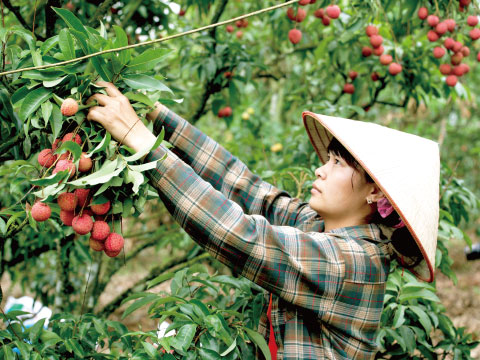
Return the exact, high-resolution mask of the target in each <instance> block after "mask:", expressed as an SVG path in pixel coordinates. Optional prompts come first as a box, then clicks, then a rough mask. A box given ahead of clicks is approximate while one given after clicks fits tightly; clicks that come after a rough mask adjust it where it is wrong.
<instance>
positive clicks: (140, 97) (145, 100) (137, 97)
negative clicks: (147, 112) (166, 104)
mask: <svg viewBox="0 0 480 360" xmlns="http://www.w3.org/2000/svg"><path fill="white" fill-rule="evenodd" d="M124 95H125V96H126V97H127V99H128V100H130V101H137V102H140V103H142V104H145V105H148V106H150V107H151V108H154V107H155V103H154V102H153V101H152V100H150V98H149V97H148V96H147V95H145V94H142V93H140V92H131V91H129V92H127V93H125V94H124Z"/></svg>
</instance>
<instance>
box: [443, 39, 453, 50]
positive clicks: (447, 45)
mask: <svg viewBox="0 0 480 360" xmlns="http://www.w3.org/2000/svg"><path fill="white" fill-rule="evenodd" d="M454 45H455V40H453V39H452V38H446V39H445V41H444V42H443V46H445V48H446V49H448V50H451V49H453V46H454Z"/></svg>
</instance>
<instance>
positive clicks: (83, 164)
mask: <svg viewBox="0 0 480 360" xmlns="http://www.w3.org/2000/svg"><path fill="white" fill-rule="evenodd" d="M92 166H93V162H92V159H91V158H89V157H87V153H84V152H82V156H81V157H80V161H79V162H78V171H80V172H87V171H90V169H91V168H92Z"/></svg>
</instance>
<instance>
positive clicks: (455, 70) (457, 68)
mask: <svg viewBox="0 0 480 360" xmlns="http://www.w3.org/2000/svg"><path fill="white" fill-rule="evenodd" d="M452 73H453V75H455V76H458V77H461V76H463V67H462V64H460V65H458V66H455V67H454V68H453V70H452Z"/></svg>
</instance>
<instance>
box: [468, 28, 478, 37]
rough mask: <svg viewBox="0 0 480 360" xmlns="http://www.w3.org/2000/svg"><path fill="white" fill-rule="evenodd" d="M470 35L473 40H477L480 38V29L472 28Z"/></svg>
mask: <svg viewBox="0 0 480 360" xmlns="http://www.w3.org/2000/svg"><path fill="white" fill-rule="evenodd" d="M469 35H470V38H471V39H472V40H477V39H478V38H480V29H479V28H475V29H472V30H470V33H469Z"/></svg>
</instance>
